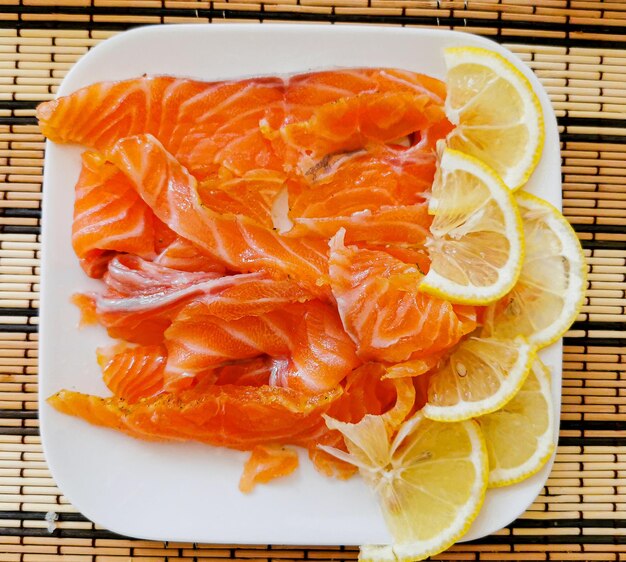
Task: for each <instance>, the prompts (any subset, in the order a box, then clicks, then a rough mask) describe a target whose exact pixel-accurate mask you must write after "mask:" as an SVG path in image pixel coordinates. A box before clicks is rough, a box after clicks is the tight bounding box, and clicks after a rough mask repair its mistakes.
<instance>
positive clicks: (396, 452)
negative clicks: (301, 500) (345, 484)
mask: <svg viewBox="0 0 626 562" xmlns="http://www.w3.org/2000/svg"><path fill="white" fill-rule="evenodd" d="M326 423H327V425H328V427H329V428H330V429H336V430H338V431H340V432H341V433H342V434H343V436H344V439H345V442H346V446H347V448H348V451H349V452H348V453H346V452H344V451H340V450H337V449H334V448H332V447H322V448H323V449H324V450H325V451H327V452H328V453H330V454H332V455H335V456H337V457H339V458H340V459H342V460H345V461H347V462H349V463H352V464H354V465H355V466H357V467H358V468H359V472H360V473H361V475H362V477H363V479H364V480H365V482H366V483H367V484H368V485H369V486H370V487H371V488H372V489H373V490H374V491H375V492H376V495H377V496H378V499H379V502H380V506H381V510H382V512H383V515H384V517H385V521H386V523H387V526H388V528H389V531H390V532H391V535H392V537H393V544H391V545H385V546H363V547H361V553H360V556H359V559H360V560H371V561H376V562H382V561H386V560H389V561H392V560H393V561H394V562H396V561H398V560H400V561H402V560H406V561H409V560H423V559H424V558H427V557H428V556H431V555H433V554H436V553H438V552H441V551H443V550H445V549H446V548H448V547H449V546H450V545H452V544H453V543H454V542H456V541H457V540H458V539H459V538H461V536H463V534H465V532H466V531H467V529H468V528H469V526H470V524H471V523H472V521H473V520H474V519H475V517H476V515H477V514H478V512H479V510H480V508H481V506H482V503H483V500H484V497H485V489H486V485H487V474H488V464H487V462H488V461H487V453H486V449H485V443H484V440H483V436H482V434H481V431H480V428H479V426H478V424H477V423H476V422H475V421H473V420H470V421H465V422H459V423H439V422H434V421H431V420H429V419H427V418H425V417H424V416H423V415H422V414H421V413H419V412H418V413H417V414H416V415H415V416H413V417H412V418H411V419H409V420H407V421H405V422H404V423H403V424H402V425H401V426H400V428H399V430H398V432H397V434H396V435H395V437H393V438H391V437H390V435H389V429H388V425H387V424H386V423H385V420H384V419H382V416H371V415H368V416H365V417H364V418H363V419H362V420H361V421H360V422H359V423H356V424H350V423H343V422H339V421H337V420H334V419H331V418H327V419H326Z"/></svg>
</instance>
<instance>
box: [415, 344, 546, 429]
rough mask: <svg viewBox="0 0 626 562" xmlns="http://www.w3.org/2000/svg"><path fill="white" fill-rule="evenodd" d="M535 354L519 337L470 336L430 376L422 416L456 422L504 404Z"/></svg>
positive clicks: (524, 377) (522, 378) (524, 374)
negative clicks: (502, 338)
mask: <svg viewBox="0 0 626 562" xmlns="http://www.w3.org/2000/svg"><path fill="white" fill-rule="evenodd" d="M534 357H535V352H534V349H533V347H532V346H531V345H530V344H529V343H528V342H527V341H526V340H525V339H524V338H522V337H519V338H516V339H514V340H497V339H494V338H478V337H470V338H468V339H466V340H464V341H463V342H461V343H460V344H459V345H458V346H457V347H456V348H455V349H454V350H453V351H452V353H450V355H449V356H448V358H447V360H446V361H445V363H443V365H442V366H441V367H439V368H438V369H437V370H436V371H434V372H433V374H432V375H431V377H430V380H429V383H428V402H427V403H426V405H425V406H424V408H423V410H422V411H423V412H424V415H425V416H426V417H428V418H430V419H433V420H439V421H459V420H467V419H470V418H474V417H476V416H482V415H484V414H488V413H490V412H494V411H495V410H497V409H499V408H501V407H502V406H504V405H505V404H506V403H507V402H508V401H509V400H510V399H511V398H513V396H514V395H515V393H516V392H517V391H518V390H519V389H520V388H521V386H522V385H523V384H524V381H525V380H526V376H527V375H528V371H529V370H530V366H531V364H532V361H533V359H534Z"/></svg>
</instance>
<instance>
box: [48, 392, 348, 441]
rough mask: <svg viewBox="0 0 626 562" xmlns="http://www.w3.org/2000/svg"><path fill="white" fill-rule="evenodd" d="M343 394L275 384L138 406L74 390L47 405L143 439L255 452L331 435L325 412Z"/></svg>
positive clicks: (163, 396) (175, 397)
mask: <svg viewBox="0 0 626 562" xmlns="http://www.w3.org/2000/svg"><path fill="white" fill-rule="evenodd" d="M340 393H341V392H340V391H339V390H334V391H332V392H329V393H325V394H322V395H314V396H311V395H304V394H302V393H299V392H296V391H294V390H291V389H288V388H277V387H270V386H261V387H252V386H239V385H220V386H217V385H211V386H209V387H207V388H206V389H204V390H203V392H202V393H199V392H198V391H196V390H195V389H191V390H187V391H185V392H183V393H181V394H177V395H173V394H167V393H166V394H161V395H159V396H156V397H148V398H144V399H143V400H140V401H139V402H137V403H135V404H128V403H127V402H126V401H125V400H123V399H121V398H116V397H111V398H101V397H99V396H92V395H88V394H82V393H79V392H74V391H70V390H62V391H61V392H58V393H57V394H55V395H53V396H51V397H50V398H49V399H48V402H49V403H50V404H51V405H52V406H53V407H54V408H56V409H57V410H58V411H60V412H63V413H65V414H69V415H72V416H76V417H79V418H82V419H83V420H85V421H87V422H89V423H91V424H94V425H99V426H103V427H108V428H111V429H115V430H117V431H122V432H124V433H126V434H128V435H131V436H133V437H136V438H138V439H148V440H178V441H200V442H203V443H207V444H210V445H216V446H221V447H229V448H232V449H240V450H250V449H253V448H254V447H255V446H256V445H268V444H280V445H302V446H306V445H307V444H308V443H310V442H311V440H313V439H316V438H317V437H318V436H319V435H321V434H322V433H324V432H325V431H326V429H325V423H324V420H323V418H322V417H321V414H323V413H325V412H326V411H327V410H328V407H329V405H330V404H331V403H332V402H333V401H334V400H335V399H336V398H337V397H338V396H339V395H340Z"/></svg>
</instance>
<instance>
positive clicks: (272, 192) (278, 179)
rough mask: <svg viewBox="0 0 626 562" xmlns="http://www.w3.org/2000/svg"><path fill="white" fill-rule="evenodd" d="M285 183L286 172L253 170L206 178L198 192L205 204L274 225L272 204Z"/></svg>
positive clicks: (210, 207)
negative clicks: (242, 174) (226, 178)
mask: <svg viewBox="0 0 626 562" xmlns="http://www.w3.org/2000/svg"><path fill="white" fill-rule="evenodd" d="M285 183H286V178H285V176H284V174H279V173H276V172H272V171H268V172H250V173H248V174H246V175H245V176H243V177H240V178H238V177H236V178H232V179H228V180H223V179H211V180H207V181H204V182H202V183H201V184H200V185H199V186H198V195H199V197H200V201H202V204H203V205H204V206H205V207H206V208H208V209H211V210H212V211H214V212H216V213H219V214H222V215H224V214H233V215H241V216H246V217H248V218H250V219H252V220H254V221H255V222H257V223H259V224H260V225H262V226H264V227H266V228H273V227H274V223H273V220H272V207H273V206H274V202H275V200H276V197H277V196H278V193H279V192H280V191H281V190H282V189H284V188H285Z"/></svg>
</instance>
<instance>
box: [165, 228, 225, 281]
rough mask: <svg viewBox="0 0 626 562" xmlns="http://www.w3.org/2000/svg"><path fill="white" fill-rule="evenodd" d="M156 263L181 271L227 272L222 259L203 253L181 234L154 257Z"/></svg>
mask: <svg viewBox="0 0 626 562" xmlns="http://www.w3.org/2000/svg"><path fill="white" fill-rule="evenodd" d="M159 222H160V221H159ZM154 263H156V264H159V265H163V266H165V267H169V268H170V269H178V270H179V271H211V272H215V273H221V274H224V273H226V268H225V267H224V264H223V263H222V262H221V261H218V260H216V259H215V258H214V257H212V256H210V255H208V254H203V253H202V252H201V251H200V250H199V249H198V247H197V246H194V245H193V244H192V243H191V242H189V241H188V240H185V239H184V238H181V237H180V236H176V237H175V238H174V240H172V241H171V242H170V243H169V244H168V245H167V246H166V247H165V248H163V249H162V250H161V252H160V253H159V255H158V256H157V257H156V258H155V259H154Z"/></svg>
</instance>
